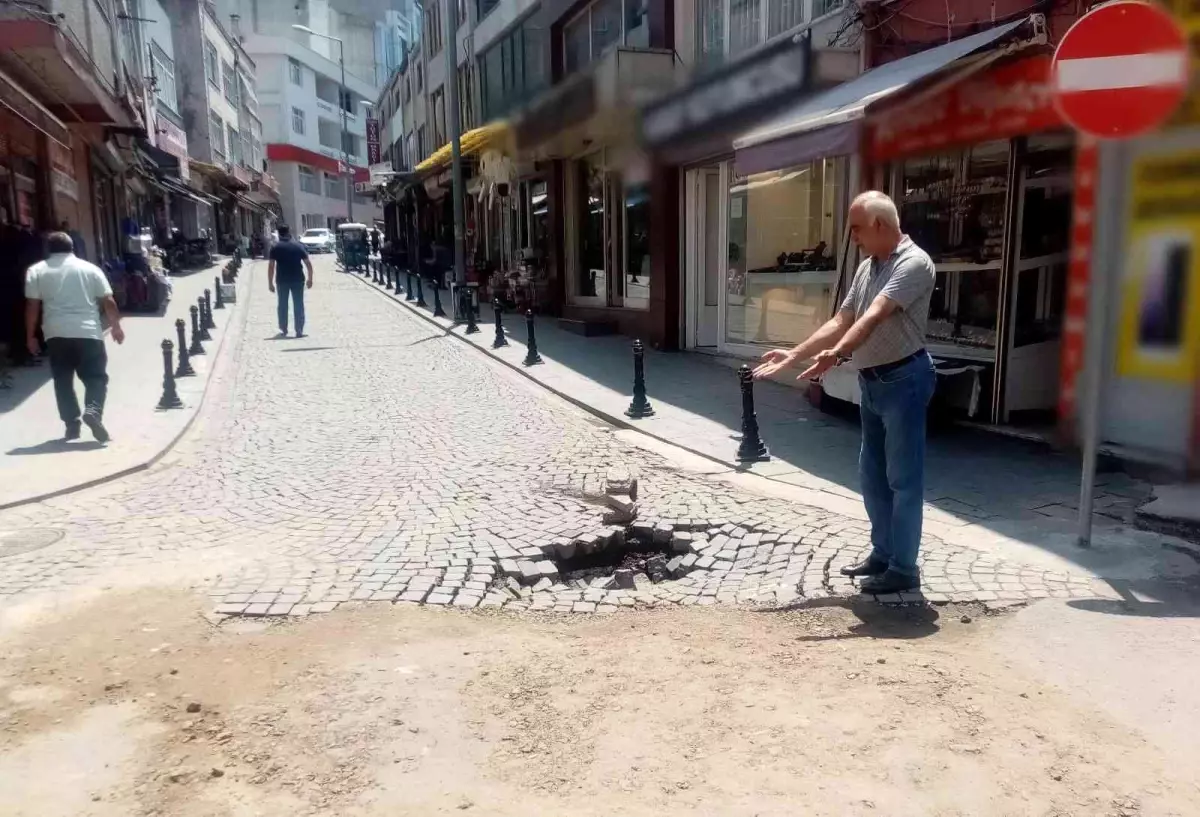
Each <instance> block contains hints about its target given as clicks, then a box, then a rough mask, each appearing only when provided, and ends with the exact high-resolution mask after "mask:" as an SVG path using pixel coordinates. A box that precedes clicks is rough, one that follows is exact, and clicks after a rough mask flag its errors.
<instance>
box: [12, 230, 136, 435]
mask: <svg viewBox="0 0 1200 817" xmlns="http://www.w3.org/2000/svg"><path fill="white" fill-rule="evenodd" d="M46 250H47V252H48V254H49V257H48V258H47V259H46V260H45V261H39V262H38V263H36V264H34V265H33V266H31V267H30V268H29V271H28V272H27V273H26V276H25V298H26V302H25V337H26V345H27V346H28V348H29V352H30V354H34V355H36V354H38V353H39V351H40V350H39V344H38V340H37V327H38V314H39V312H40V313H41V317H42V330H43V333H44V334H45V337H46V348H47V349H48V350H49V353H50V372H51V374H52V375H53V377H54V397H55V399H56V400H57V402H58V416H59V417H60V418H62V421H63V424H64V425H65V426H66V435H65V437H66V439H68V440H76V439H79V424H80V421H81V420H82V422H83V423H85V424H86V425H87V427H88V428H89V429H91V431H92V435H93V436H94V437H95V438H96V439H97V440H99V441H100V442H102V443H103V442H108V439H109V435H108V430H107V429H106V428H105V427H104V422H103V417H104V400H105V397H106V396H107V394H108V353H107V352H106V351H105V349H104V328H103V326H102V325H101V323H100V311H101V310H103V311H104V316H105V317H106V318H107V319H108V323H109V326H110V327H112V338H113V340H115V341H116V342H117V343H124V342H125V332H124V331H123V330H122V329H121V314H120V312H119V311H118V310H117V302H116V301H114V300H113V296H112V288H111V287H110V286H109V284H108V278H106V277H105V275H104V272H103V270H101V269H100V268H99V267H97V266H96V265H95V264H90V263H88V262H87V261H84V260H83V259H82V258H79V257H78V256H76V255H75V252H74V245H73V243H72V241H71V236H70V235H68V234H67V233H64V232H56V233H50V235H49V237H48V238H47V239H46ZM76 375H78V376H79V379H80V380H82V381H83V387H84V395H83V402H84V410H83V414H82V416H81V415H80V412H79V400H78V398H77V397H76V395H75V376H76Z"/></svg>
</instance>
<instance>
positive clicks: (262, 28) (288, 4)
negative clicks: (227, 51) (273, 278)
mask: <svg viewBox="0 0 1200 817" xmlns="http://www.w3.org/2000/svg"><path fill="white" fill-rule="evenodd" d="M221 5H222V6H224V7H226V8H228V9H230V13H234V14H238V15H239V17H240V21H241V32H242V36H243V44H244V47H245V49H246V51H247V52H248V53H249V54H250V55H251V56H252V57H253V59H254V62H255V65H256V77H255V78H256V81H257V86H258V88H257V90H258V99H257V105H258V114H259V118H260V120H261V123H262V141H263V154H264V156H265V159H266V166H267V170H268V172H269V173H271V174H272V175H273V176H274V177H275V180H276V181H277V182H278V184H279V193H280V203H281V205H282V208H283V218H284V221H285V222H286V223H287V224H289V225H291V226H292V228H293V229H294V230H297V231H299V230H304V229H308V228H310V227H333V226H335V225H336V224H338V223H341V222H343V221H347V220H353V221H359V222H364V223H368V224H369V223H372V222H373V221H376V220H380V219H382V211H381V210H380V209H379V208H378V207H376V205H375V203H374V201H373V199H371V198H368V197H364V196H359V195H354V194H353V193H352V204H351V205H350V206H348V204H347V200H346V192H347V185H348V184H349V185H351V190H353V183H354V182H355V181H366V180H367V144H366V120H367V117H368V114H369V111H370V107H371V103H373V102H374V101H375V99H376V97H377V95H378V93H379V88H378V87H377V86H376V75H377V73H378V70H377V59H376V57H377V55H376V39H377V28H378V21H379V20H381V19H382V18H383V15H384V10H383V9H378V10H374V13H375V14H378V16H377V17H376V16H371V17H367V16H364V15H368V14H372V13H373V11H372V9H371V8H370V6H371V5H372V4H370V3H353V4H349V3H348V4H346V7H345V8H339V7H338V4H337V3H335V2H324V1H323V0H322V1H321V2H318V1H317V0H311V2H303V0H302V1H301V2H295V0H226V1H225V2H223V3H222V4H221ZM294 26H304V27H306V28H308V29H309V30H311V32H313V33H311V34H310V33H307V32H305V31H301V30H299V29H297V28H295V27H294ZM330 38H333V39H330ZM343 64H344V69H345V87H346V94H345V96H344V98H343V95H342V93H341V88H342V74H343ZM347 165H348V168H347Z"/></svg>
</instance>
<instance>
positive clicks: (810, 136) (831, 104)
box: [733, 17, 1044, 176]
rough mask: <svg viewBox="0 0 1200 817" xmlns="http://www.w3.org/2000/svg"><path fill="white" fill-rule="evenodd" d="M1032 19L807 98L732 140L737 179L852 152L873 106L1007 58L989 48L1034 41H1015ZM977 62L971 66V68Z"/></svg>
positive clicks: (914, 57)
mask: <svg viewBox="0 0 1200 817" xmlns="http://www.w3.org/2000/svg"><path fill="white" fill-rule="evenodd" d="M1033 32H1034V26H1033V18H1030V17H1027V18H1023V19H1020V20H1016V21H1014V22H1010V23H1005V24H1004V25H999V26H996V27H995V28H991V29H988V30H987V31H981V32H980V33H978V34H972V35H971V36H970V37H963V38H962V39H960V40H954V41H953V42H949V43H946V44H945V45H939V46H937V47H935V48H930V49H929V50H927V51H922V52H921V53H919V54H914V55H912V56H911V57H904V58H903V59H899V60H896V61H894V62H889V63H887V64H886V65H881V66H879V67H878V68H873V69H872V70H870V71H867V72H866V73H865V74H862V75H860V76H858V77H857V78H855V79H852V80H850V81H849V82H844V83H842V84H841V85H838V86H835V87H833V88H830V89H829V90H828V91H824V92H823V93H819V94H816V95H814V96H810V97H808V98H806V99H804V100H802V101H801V102H799V103H798V104H796V105H795V106H794V107H793V108H792V109H791V110H790V111H788V112H786V113H784V114H782V115H780V116H778V117H776V118H774V119H772V120H770V121H768V122H767V123H766V124H764V125H761V126H759V127H757V128H755V129H754V130H752V131H750V132H749V133H746V134H744V135H742V136H741V137H739V138H737V139H734V141H733V148H734V161H735V166H736V171H737V173H738V175H742V176H746V175H750V174H752V173H761V172H763V171H766V170H777V169H779V168H781V167H786V166H789V165H793V164H800V163H803V162H808V161H812V160H813V159H816V158H820V157H823V156H835V155H839V154H846V153H853V152H855V151H856V150H857V146H858V139H859V124H860V123H861V121H862V119H863V118H864V117H865V116H866V113H867V110H868V108H870V106H871V105H872V104H874V103H877V102H880V101H881V100H884V99H887V98H888V97H890V96H892V95H893V94H896V93H899V92H900V91H903V90H905V89H906V88H909V87H911V86H913V85H914V84H916V83H919V82H922V81H924V80H928V79H930V78H932V77H934V76H935V75H936V74H938V73H939V72H942V71H944V70H946V69H948V68H950V67H963V66H962V63H963V62H964V61H966V60H967V59H968V58H971V57H975V56H976V55H978V54H981V53H984V52H992V53H991V54H989V56H988V60H987V61H988V62H990V61H991V58H993V57H994V58H998V57H999V56H1003V55H1005V54H1007V53H1011V52H1010V51H1006V50H997V49H995V46H996V45H997V44H999V43H1001V42H1002V41H1004V40H1006V39H1008V40H1014V41H1016V42H1017V44H1018V46H1019V47H1021V48H1023V47H1026V46H1029V45H1033V44H1035V43H1036V42H1041V41H1044V39H1043V40H1041V41H1038V40H1034V39H1026V40H1024V41H1021V40H1019V39H1018V37H1019V36H1020V35H1021V34H1027V35H1028V36H1029V37H1032V36H1033ZM977 62H978V61H977V60H972V61H971V63H970V64H971V65H972V66H975V65H976V64H977Z"/></svg>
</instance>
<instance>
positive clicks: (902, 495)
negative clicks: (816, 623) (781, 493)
mask: <svg viewBox="0 0 1200 817" xmlns="http://www.w3.org/2000/svg"><path fill="white" fill-rule="evenodd" d="M849 218H850V237H851V239H852V240H853V241H854V242H855V243H856V244H857V245H858V247H859V248H860V249H861V250H862V251H863V252H864V253H866V254H867V256H868V258H867V259H866V260H864V261H863V262H862V264H860V265H859V267H858V270H857V271H856V272H855V274H854V280H853V281H852V282H851V284H850V289H849V291H848V292H847V294H846V299H845V300H844V301H843V302H842V305H841V308H840V309H839V310H838V313H837V314H836V315H835V316H834V317H833V318H832V319H830V320H829V321H828V322H826V323H825V324H824V325H823V326H822V327H821V328H820V329H818V330H817V331H816V332H814V333H813V335H812V336H811V337H810V338H808V340H806V341H804V342H803V343H801V344H799V345H798V346H796V347H795V348H793V349H773V350H772V351H770V352H767V353H766V354H765V355H763V363H762V364H760V365H759V366H758V368H757V369H755V370H754V374H755V376H756V377H759V378H762V377H768V376H770V375H773V374H775V373H777V372H779V371H782V370H783V369H785V368H787V367H788V366H791V365H793V364H794V363H796V362H797V361H802V360H809V359H811V361H812V363H811V365H810V366H809V367H808V368H807V369H805V370H804V371H803V372H802V373H801V374H800V377H799V379H807V378H815V377H819V376H820V375H822V374H824V373H825V372H827V371H829V370H830V369H831V368H833V367H834V366H839V365H842V364H844V363H849V362H851V361H853V363H854V365H855V367H856V368H857V369H858V381H859V387H860V390H861V393H862V396H861V400H860V402H859V412H860V414H861V417H862V448H861V450H860V452H859V458H858V464H859V476H860V478H861V480H862V493H863V503H864V504H865V505H866V507H867V516H868V517H869V518H870V520H871V546H872V548H871V553H870V555H869V556H868V557H867V558H866V559H865V560H863V561H862V562H861V563H859V564H857V565H853V566H851V567H846V568H843V569H842V573H843V574H844V575H847V576H860V577H863V582H862V585H861V588H862V590H863V592H864V593H876V594H883V593H899V592H903V591H906V590H914V589H916V588H917V587H919V586H920V583H921V579H920V574H919V571H918V569H917V553H918V550H919V549H920V545H921V522H922V515H923V509H924V501H925V413H926V409H927V408H928V406H929V401H930V399H931V398H932V397H933V390H934V384H935V374H934V370H933V361H932V360H931V359H930V357H929V354H928V352H926V351H925V325H926V323H927V321H928V318H929V302H930V298H931V297H932V295H933V288H934V279H935V271H934V266H933V261H931V260H930V258H929V256H928V255H927V254H926V253H925V252H924V251H923V250H922V249H921V248H920V247H918V246H917V245H916V244H914V243H913V241H912V239H910V238H909V237H908V236H907V235H905V234H904V233H903V232H902V231H901V229H900V217H899V214H898V213H897V211H896V205H895V203H894V202H893V201H892V200H891V199H890V198H888V197H887V196H886V195H884V194H883V193H880V192H878V191H870V192H867V193H863V194H862V195H860V196H858V197H857V198H856V199H855V200H854V203H853V204H852V205H851V206H850V216H849Z"/></svg>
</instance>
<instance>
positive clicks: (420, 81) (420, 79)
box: [417, 62, 425, 94]
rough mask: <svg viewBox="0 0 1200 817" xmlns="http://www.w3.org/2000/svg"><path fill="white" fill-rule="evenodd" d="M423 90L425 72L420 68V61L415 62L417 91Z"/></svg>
mask: <svg viewBox="0 0 1200 817" xmlns="http://www.w3.org/2000/svg"><path fill="white" fill-rule="evenodd" d="M423 90H425V72H424V70H422V68H421V63H419V62H418V63H417V93H418V94H419V93H421V91H423Z"/></svg>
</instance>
